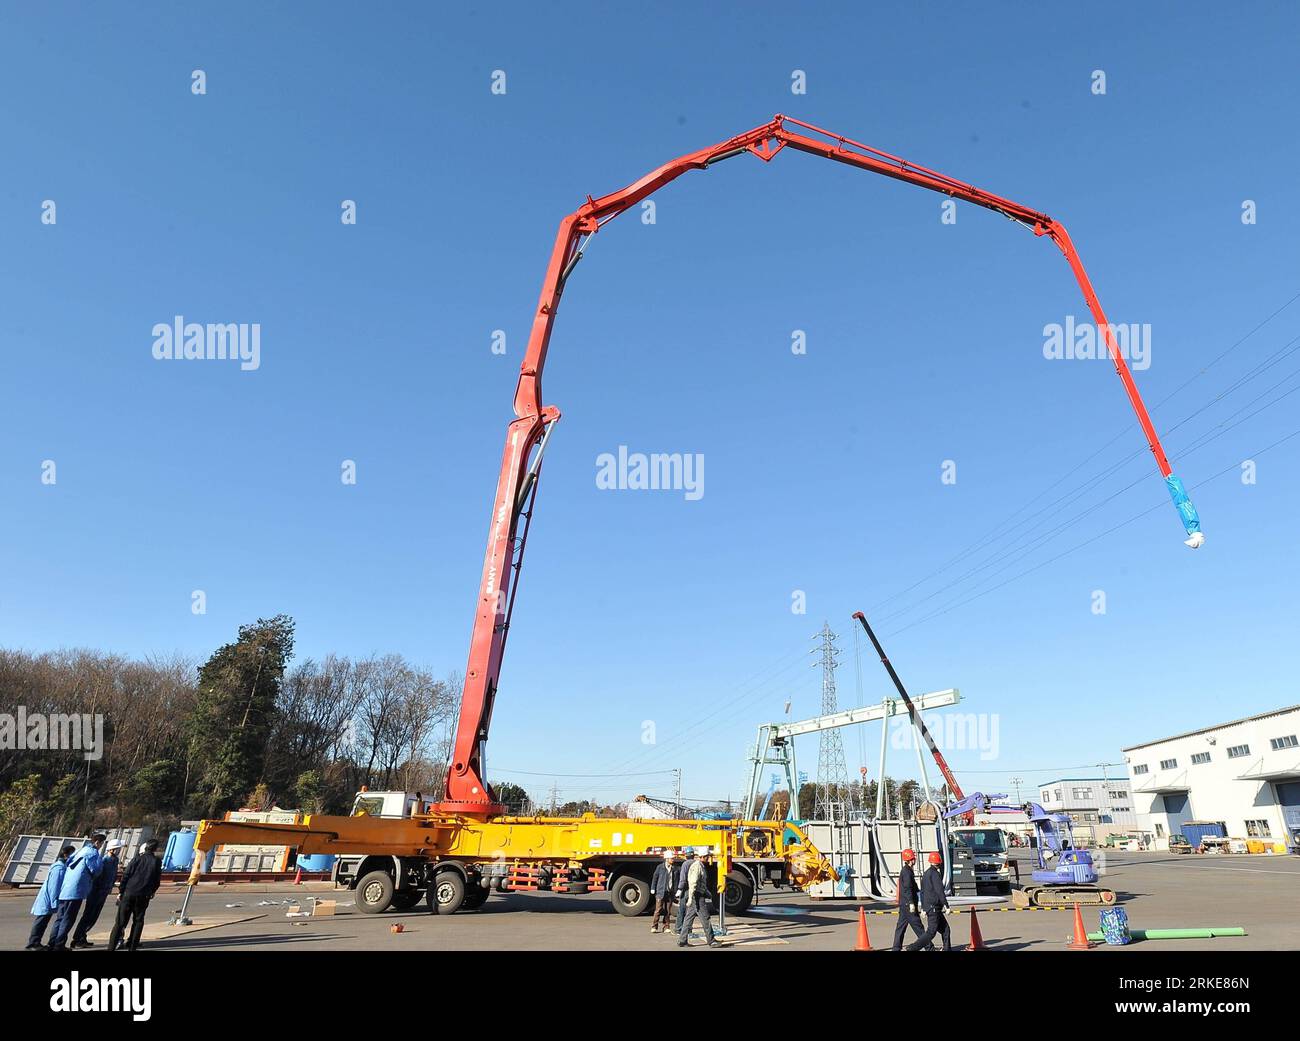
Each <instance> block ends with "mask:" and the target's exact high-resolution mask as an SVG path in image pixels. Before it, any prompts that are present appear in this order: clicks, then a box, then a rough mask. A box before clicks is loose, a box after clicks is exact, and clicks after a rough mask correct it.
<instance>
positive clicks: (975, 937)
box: [966, 907, 984, 951]
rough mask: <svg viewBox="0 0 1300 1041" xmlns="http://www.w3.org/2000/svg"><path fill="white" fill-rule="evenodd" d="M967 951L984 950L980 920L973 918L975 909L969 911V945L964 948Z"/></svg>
mask: <svg viewBox="0 0 1300 1041" xmlns="http://www.w3.org/2000/svg"><path fill="white" fill-rule="evenodd" d="M966 950H968V951H982V950H984V936H983V934H982V933H981V932H980V920H979V919H978V918H976V917H975V908H973V907H972V908H971V909H970V944H969V945H968V946H967V947H966Z"/></svg>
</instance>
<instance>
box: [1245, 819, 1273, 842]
mask: <svg viewBox="0 0 1300 1041" xmlns="http://www.w3.org/2000/svg"><path fill="white" fill-rule="evenodd" d="M1246 834H1247V835H1249V836H1250V837H1251V838H1253V839H1266V838H1269V837H1270V836H1271V835H1272V834H1273V833H1272V832H1271V831H1270V830H1269V828H1268V821H1246Z"/></svg>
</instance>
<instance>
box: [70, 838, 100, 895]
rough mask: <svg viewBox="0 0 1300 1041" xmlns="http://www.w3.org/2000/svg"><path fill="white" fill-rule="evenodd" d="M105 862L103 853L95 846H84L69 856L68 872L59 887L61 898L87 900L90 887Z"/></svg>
mask: <svg viewBox="0 0 1300 1041" xmlns="http://www.w3.org/2000/svg"><path fill="white" fill-rule="evenodd" d="M103 863H104V857H103V855H102V854H101V853H100V852H99V850H97V849H96V848H95V847H94V846H82V847H81V849H79V850H77V852H76V853H74V854H72V856H70V857H69V858H68V873H67V874H66V875H64V876H63V885H62V887H61V888H60V889H59V899H60V900H85V899H86V897H88V896H90V887H91V885H92V884H93V883H94V881H95V876H97V875H98V874H99V868H100V865H101V864H103Z"/></svg>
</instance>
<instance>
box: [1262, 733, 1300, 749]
mask: <svg viewBox="0 0 1300 1041" xmlns="http://www.w3.org/2000/svg"><path fill="white" fill-rule="evenodd" d="M1269 745H1270V746H1271V747H1272V749H1273V751H1274V752H1280V751H1282V749H1284V748H1295V747H1296V745H1300V741H1297V740H1296V739H1295V734H1291V735H1290V736H1288V737H1275V738H1273V740H1271V741H1270V742H1269Z"/></svg>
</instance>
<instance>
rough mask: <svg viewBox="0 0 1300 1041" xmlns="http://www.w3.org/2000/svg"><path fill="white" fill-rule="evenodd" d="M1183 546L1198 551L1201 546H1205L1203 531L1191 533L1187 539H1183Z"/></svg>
mask: <svg viewBox="0 0 1300 1041" xmlns="http://www.w3.org/2000/svg"><path fill="white" fill-rule="evenodd" d="M1183 545H1184V546H1190V547H1191V548H1192V549H1200V548H1201V547H1202V546H1204V545H1205V532H1203V531H1194V532H1192V534H1191V535H1190V536H1189V537H1188V538H1185V539H1183Z"/></svg>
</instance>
